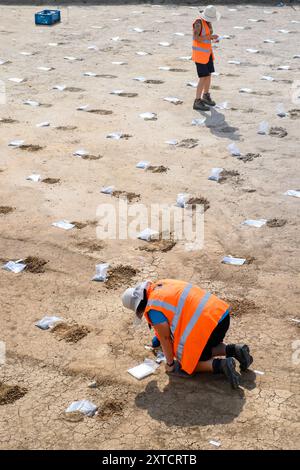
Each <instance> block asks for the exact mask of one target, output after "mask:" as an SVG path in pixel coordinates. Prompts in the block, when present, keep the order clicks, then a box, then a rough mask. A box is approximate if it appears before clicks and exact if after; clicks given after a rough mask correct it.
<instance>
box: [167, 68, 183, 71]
mask: <svg viewBox="0 0 300 470" xmlns="http://www.w3.org/2000/svg"><path fill="white" fill-rule="evenodd" d="M170 72H187V70H186V69H176V68H172V69H170Z"/></svg>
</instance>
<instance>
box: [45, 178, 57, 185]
mask: <svg viewBox="0 0 300 470" xmlns="http://www.w3.org/2000/svg"><path fill="white" fill-rule="evenodd" d="M59 182H60V179H59V178H44V179H43V180H42V183H46V184H56V183H59Z"/></svg>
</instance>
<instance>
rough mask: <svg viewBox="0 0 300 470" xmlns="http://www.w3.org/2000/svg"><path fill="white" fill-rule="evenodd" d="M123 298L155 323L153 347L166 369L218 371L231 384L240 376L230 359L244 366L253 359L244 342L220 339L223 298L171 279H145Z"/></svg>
mask: <svg viewBox="0 0 300 470" xmlns="http://www.w3.org/2000/svg"><path fill="white" fill-rule="evenodd" d="M122 302H123V305H124V307H126V308H128V309H130V310H133V311H134V312H135V314H136V316H137V317H138V318H139V319H141V318H142V317H143V315H144V316H145V318H146V320H147V322H148V324H149V326H151V327H153V328H154V331H155V333H156V337H157V344H156V346H159V345H161V347H162V350H163V352H164V355H165V357H166V372H167V373H171V374H172V373H175V374H180V375H183V373H184V372H185V373H187V374H189V375H191V374H194V373H195V372H213V373H215V374H223V375H224V376H225V377H226V378H227V380H228V381H229V382H230V384H231V386H232V387H233V388H238V386H239V380H240V379H239V377H240V376H239V374H238V373H237V371H236V370H235V359H236V360H237V361H238V362H239V363H240V368H241V371H245V370H247V369H248V367H249V366H250V364H251V363H252V361H253V358H252V356H251V355H250V351H249V347H248V346H247V345H246V344H227V345H226V344H225V343H223V339H224V337H225V335H226V333H227V330H228V329H229V324H230V315H229V313H230V307H229V305H228V304H227V303H226V302H224V301H223V300H221V299H219V298H218V297H216V296H215V295H213V294H210V293H209V292H206V291H205V290H203V289H201V288H200V287H197V286H193V285H192V284H189V283H187V282H184V281H179V280H176V279H162V280H159V281H156V282H150V281H146V282H143V283H140V284H138V285H137V286H136V287H135V288H133V287H130V288H129V289H126V291H125V292H124V293H123V295H122ZM174 358H176V361H177V362H175V360H174ZM182 371H183V373H182Z"/></svg>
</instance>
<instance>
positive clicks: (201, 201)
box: [186, 196, 210, 212]
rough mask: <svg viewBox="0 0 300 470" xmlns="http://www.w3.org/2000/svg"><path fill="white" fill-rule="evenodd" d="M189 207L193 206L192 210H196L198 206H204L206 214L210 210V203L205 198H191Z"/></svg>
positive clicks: (188, 203) (188, 202)
mask: <svg viewBox="0 0 300 470" xmlns="http://www.w3.org/2000/svg"><path fill="white" fill-rule="evenodd" d="M186 204H187V205H188V206H191V207H192V208H195V207H196V205H203V206H204V212H205V211H207V210H208V209H209V208H210V203H209V201H208V199H206V198H205V197H202V196H199V197H191V198H190V199H189V200H188V201H187V203H186Z"/></svg>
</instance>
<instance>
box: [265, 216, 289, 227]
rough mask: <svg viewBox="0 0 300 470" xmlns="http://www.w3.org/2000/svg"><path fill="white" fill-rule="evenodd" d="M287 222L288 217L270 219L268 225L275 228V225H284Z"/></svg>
mask: <svg viewBox="0 0 300 470" xmlns="http://www.w3.org/2000/svg"><path fill="white" fill-rule="evenodd" d="M286 223H287V220H286V219H276V218H275V219H269V220H268V221H267V226H268V227H271V228H274V227H283V226H284V225H285V224H286Z"/></svg>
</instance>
